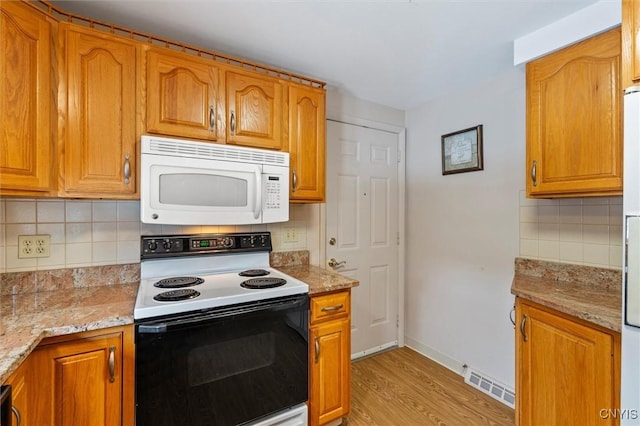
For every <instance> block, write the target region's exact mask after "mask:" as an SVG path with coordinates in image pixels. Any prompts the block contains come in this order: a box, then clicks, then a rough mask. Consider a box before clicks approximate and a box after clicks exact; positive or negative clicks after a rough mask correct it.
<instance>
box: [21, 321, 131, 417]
mask: <svg viewBox="0 0 640 426" xmlns="http://www.w3.org/2000/svg"><path fill="white" fill-rule="evenodd" d="M133 353H134V347H133V330H132V326H122V327H112V328H106V329H102V330H97V331H89V332H83V333H78V334H71V335H66V336H58V337H54V338H49V339H45V340H43V341H42V343H41V344H40V345H39V346H38V347H37V348H36V349H35V350H34V351H33V352H32V353H31V354H30V355H29V358H28V359H27V362H29V363H30V367H31V368H30V369H31V374H32V376H31V377H32V378H33V382H32V386H29V392H30V394H29V395H30V399H32V400H33V401H34V404H33V405H32V406H31V407H29V417H30V418H31V419H32V420H31V423H32V424H34V425H45V424H47V425H69V426H72V425H96V426H99V425H104V426H108V425H113V426H116V425H131V424H133V423H134V421H133V416H134V414H133V413H134V391H133V383H134V382H133Z"/></svg>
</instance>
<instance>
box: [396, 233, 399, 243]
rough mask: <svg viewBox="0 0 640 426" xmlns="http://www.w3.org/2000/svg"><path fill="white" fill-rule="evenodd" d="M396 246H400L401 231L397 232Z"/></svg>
mask: <svg viewBox="0 0 640 426" xmlns="http://www.w3.org/2000/svg"><path fill="white" fill-rule="evenodd" d="M396 245H397V246H399V245H400V231H398V232H396Z"/></svg>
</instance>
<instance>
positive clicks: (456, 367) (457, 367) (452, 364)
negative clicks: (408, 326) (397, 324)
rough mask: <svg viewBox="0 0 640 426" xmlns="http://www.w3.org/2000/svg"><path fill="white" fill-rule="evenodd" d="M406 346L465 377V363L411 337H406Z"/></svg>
mask: <svg viewBox="0 0 640 426" xmlns="http://www.w3.org/2000/svg"><path fill="white" fill-rule="evenodd" d="M404 339H405V340H404V344H405V346H408V347H410V348H411V349H413V350H414V351H416V352H418V353H420V354H422V355H424V356H426V357H427V358H429V359H431V360H433V361H435V362H437V363H438V364H440V365H442V366H444V367H446V368H448V369H449V370H451V371H453V372H454V373H456V374H459V375H460V376H463V377H464V370H465V366H464V363H463V362H460V361H458V360H455V359H453V358H451V357H449V356H447V355H445V354H443V353H441V352H438V351H437V350H435V349H433V348H432V347H430V346H427V345H425V344H424V343H420V342H418V341H417V340H414V339H412V338H411V337H409V336H404Z"/></svg>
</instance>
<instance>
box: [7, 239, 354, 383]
mask: <svg viewBox="0 0 640 426" xmlns="http://www.w3.org/2000/svg"><path fill="white" fill-rule="evenodd" d="M272 265H273V267H275V268H277V269H279V270H281V271H282V272H284V273H285V274H288V275H291V276H292V277H294V278H297V279H299V280H301V281H304V282H306V283H307V284H308V285H309V294H310V295H312V296H313V295H317V294H322V293H326V292H331V291H336V290H343V289H348V288H351V287H354V286H357V285H358V281H356V280H353V279H351V278H348V277H345V276H343V275H340V274H337V273H335V272H332V271H329V270H325V269H322V268H319V267H316V266H311V265H309V252H308V251H306V250H302V251H296V252H280V253H272ZM139 272H140V270H139V264H130V265H112V266H107V267H90V268H75V269H60V270H50V271H35V272H24V273H5V274H0V383H4V381H5V380H6V379H7V378H8V377H9V376H10V375H11V373H13V372H14V371H15V370H16V369H17V368H18V367H19V366H20V364H21V363H22V361H24V359H26V357H27V356H28V355H29V354H30V353H31V352H32V351H33V350H34V349H35V347H36V346H37V345H38V343H40V341H42V339H44V338H46V337H50V336H59V335H65V334H72V333H78V332H82V331H88V330H98V329H102V328H108V327H114V326H119V325H127V324H133V308H134V305H135V300H136V294H137V292H138V285H139V280H140V277H139Z"/></svg>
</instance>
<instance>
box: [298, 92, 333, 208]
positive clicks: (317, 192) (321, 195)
mask: <svg viewBox="0 0 640 426" xmlns="http://www.w3.org/2000/svg"><path fill="white" fill-rule="evenodd" d="M325 128H326V121H325V91H324V89H317V88H312V87H306V86H301V85H297V84H293V83H290V84H289V154H290V156H291V157H290V161H291V167H290V168H291V176H290V179H289V182H290V187H291V190H290V191H289V200H290V201H291V202H292V203H301V202H316V203H321V202H324V200H325V174H326V139H325Z"/></svg>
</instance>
